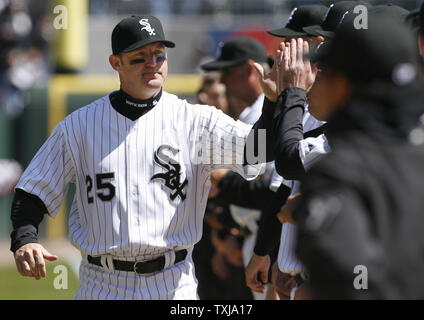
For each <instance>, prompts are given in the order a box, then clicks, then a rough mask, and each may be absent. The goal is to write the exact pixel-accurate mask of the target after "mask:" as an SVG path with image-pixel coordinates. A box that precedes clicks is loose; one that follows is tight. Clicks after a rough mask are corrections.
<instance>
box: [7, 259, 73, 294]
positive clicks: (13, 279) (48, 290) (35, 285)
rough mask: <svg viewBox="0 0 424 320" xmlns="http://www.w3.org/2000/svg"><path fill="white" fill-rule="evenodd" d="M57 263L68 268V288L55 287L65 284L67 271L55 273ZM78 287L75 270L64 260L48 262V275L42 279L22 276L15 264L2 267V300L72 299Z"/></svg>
mask: <svg viewBox="0 0 424 320" xmlns="http://www.w3.org/2000/svg"><path fill="white" fill-rule="evenodd" d="M57 265H63V266H65V267H66V270H67V275H68V276H67V279H68V280H67V289H55V278H57V277H59V278H57V279H56V284H59V285H62V286H64V284H65V282H64V281H62V279H64V278H65V277H64V275H65V273H62V272H59V271H58V270H63V268H62V269H59V268H58V270H56V271H57V273H56V274H55V273H54V272H53V271H54V269H55V267H56V266H57ZM77 287H78V279H77V278H76V276H75V274H74V271H73V270H72V268H71V267H70V266H69V264H67V263H66V262H64V261H60V260H59V261H56V262H53V263H52V262H48V263H47V276H46V277H45V278H41V279H40V280H35V279H34V278H29V277H22V276H21V275H20V274H19V273H18V271H17V270H16V268H15V266H10V267H4V268H0V300H70V299H73V298H74V295H75V291H76V290H77Z"/></svg>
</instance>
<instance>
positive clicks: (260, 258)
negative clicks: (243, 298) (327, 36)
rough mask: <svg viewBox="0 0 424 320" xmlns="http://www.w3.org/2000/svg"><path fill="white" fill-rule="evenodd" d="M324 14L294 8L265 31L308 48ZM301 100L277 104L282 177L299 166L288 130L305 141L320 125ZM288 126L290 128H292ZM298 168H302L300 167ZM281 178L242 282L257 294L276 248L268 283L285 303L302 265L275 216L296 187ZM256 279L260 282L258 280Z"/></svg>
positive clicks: (321, 9)
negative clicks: (290, 147) (297, 109)
mask: <svg viewBox="0 0 424 320" xmlns="http://www.w3.org/2000/svg"><path fill="white" fill-rule="evenodd" d="M326 12H327V8H326V7H325V6H322V5H305V6H300V7H298V8H294V9H293V10H292V13H291V15H290V17H289V19H288V21H287V23H286V24H285V26H284V27H283V28H279V29H274V30H269V31H268V33H270V34H271V35H273V36H277V37H280V38H281V39H282V41H286V42H287V43H290V41H291V40H292V41H296V39H301V40H305V41H307V42H308V44H310V45H311V46H312V47H315V46H316V45H317V44H318V43H320V42H321V41H323V40H324V38H323V37H322V36H319V35H317V36H314V35H311V36H308V34H307V33H306V32H305V31H304V29H305V28H307V27H310V26H314V25H317V24H319V23H321V21H322V20H323V19H324V17H325V14H326ZM285 45H286V44H285V43H284V42H283V43H282V44H280V48H279V50H284V49H281V46H283V48H284V46H285ZM281 67H282V65H280V64H278V70H280V69H281ZM291 67H293V70H294V67H296V66H291ZM281 70H282V69H281ZM293 70H291V69H290V70H282V72H277V76H276V78H274V79H275V80H276V81H278V76H282V75H283V74H287V77H289V75H290V74H291V75H292V76H293V77H295V76H296V73H295V72H294V71H293ZM262 72H265V70H262ZM274 77H275V76H274ZM270 80H273V78H272V77H270ZM276 87H277V85H276ZM281 89H282V88H280V90H281ZM290 97H291V98H290ZM301 97H302V94H301V93H299V92H296V91H294V92H288V93H287V94H286V95H285V96H283V97H282V98H281V100H280V103H285V105H284V106H282V107H281V110H282V111H283V113H284V114H285V117H283V119H284V120H285V121H286V123H284V129H283V132H284V135H282V136H280V135H278V136H277V142H276V146H281V145H283V144H284V143H285V142H286V139H285V137H289V136H290V143H291V144H292V145H293V146H294V148H293V150H285V152H284V154H283V155H279V157H276V160H278V161H280V162H281V161H282V160H283V159H282V158H283V157H282V156H284V160H283V161H284V162H285V164H284V165H283V166H282V167H283V168H284V172H283V171H281V170H280V172H279V173H280V174H282V175H284V174H285V173H287V172H290V171H292V169H293V166H294V165H295V167H296V168H297V167H298V166H299V165H298V162H297V161H298V160H299V149H298V145H299V144H300V143H299V142H298V141H297V140H295V139H293V138H294V135H292V134H290V132H291V130H292V129H293V128H295V129H296V130H298V131H300V135H299V136H301V137H302V139H304V137H303V131H304V132H305V136H307V137H309V139H314V135H312V134H309V133H310V132H312V131H314V130H315V131H316V129H318V128H319V127H320V126H321V125H322V124H323V123H322V122H320V121H318V120H316V119H315V118H314V117H312V116H311V115H310V114H309V113H308V109H307V107H308V106H307V103H306V97H305V99H304V100H302V99H301ZM293 101H296V102H301V103H302V104H304V105H302V106H301V110H302V113H301V114H300V119H298V122H296V123H295V122H293V120H294V119H293V117H291V116H290V114H291V113H292V112H293V109H294V108H293V105H291V104H292V103H293ZM278 123H282V120H281V119H280V120H278ZM291 126H293V128H292V127H291ZM307 131H309V133H307ZM318 132H319V131H316V134H318ZM299 148H300V147H299ZM305 158H306V156H305ZM300 165H301V166H302V164H300ZM284 178H285V179H283V177H282V176H280V175H279V174H278V173H277V172H274V174H273V177H272V181H271V185H270V187H271V188H272V189H273V191H274V192H275V196H274V197H273V199H272V201H271V203H270V204H269V206H268V207H267V210H266V211H265V214H264V217H263V219H262V221H261V224H260V226H259V231H258V237H257V240H256V245H255V248H254V254H253V256H252V258H251V260H250V262H249V264H248V267H247V269H246V280H247V285H248V286H249V287H250V288H251V289H252V290H254V291H258V292H261V291H262V290H263V288H264V287H263V282H265V280H266V275H267V274H268V272H269V270H270V265H271V264H270V257H269V253H270V252H271V250H272V248H274V247H275V246H276V245H277V250H278V262H276V263H275V264H274V266H273V267H272V275H271V283H272V284H273V286H274V287H275V288H276V291H277V293H278V298H279V299H282V300H288V299H290V295H291V290H292V289H293V288H295V287H296V279H299V277H298V276H299V275H300V274H301V273H302V272H303V266H302V265H301V263H300V262H299V261H298V259H297V258H296V257H295V254H294V237H295V232H296V230H295V227H293V226H291V225H284V226H283V227H282V226H281V224H280V223H279V222H278V220H277V217H276V215H277V213H278V212H279V211H280V208H281V206H282V205H283V204H284V203H285V202H286V200H287V198H288V196H289V195H290V194H293V193H295V192H296V190H297V188H298V182H295V181H292V180H296V178H297V177H295V176H294V175H293V174H292V175H291V176H290V177H287V176H286V177H284ZM278 243H279V248H278ZM258 279H262V281H259V280H258ZM261 282H262V283H261Z"/></svg>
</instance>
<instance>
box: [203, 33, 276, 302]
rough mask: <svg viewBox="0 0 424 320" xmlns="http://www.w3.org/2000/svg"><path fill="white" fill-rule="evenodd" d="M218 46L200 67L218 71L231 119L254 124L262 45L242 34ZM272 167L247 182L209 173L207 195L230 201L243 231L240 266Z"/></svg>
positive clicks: (258, 107)
mask: <svg viewBox="0 0 424 320" xmlns="http://www.w3.org/2000/svg"><path fill="white" fill-rule="evenodd" d="M220 47H221V48H220V49H221V52H220V54H219V57H217V58H216V59H215V60H214V61H211V62H208V63H205V64H203V65H201V68H202V69H203V70H206V71H219V72H220V79H221V82H222V83H223V84H224V85H225V87H226V90H227V98H228V105H229V114H230V115H231V116H232V117H233V118H234V119H237V120H240V121H242V122H244V123H247V124H254V123H255V122H256V121H257V120H258V118H259V117H260V115H261V111H262V104H263V101H264V94H263V92H262V89H261V86H260V84H259V81H258V78H257V76H256V73H255V71H254V63H255V62H257V63H260V64H261V65H262V66H263V68H265V69H266V70H267V71H269V70H271V66H270V59H269V58H268V56H267V53H266V50H265V47H264V46H263V45H262V44H261V43H260V42H259V41H257V40H254V39H252V38H249V37H244V36H239V37H233V38H230V39H228V40H227V41H225V42H223V43H222V44H221V45H220ZM272 166H273V165H272V163H270V164H269V165H268V166H267V171H266V172H265V174H264V176H263V178H262V179H261V180H257V181H254V182H247V183H245V181H243V179H242V178H241V176H240V175H238V174H233V173H232V172H229V171H228V170H216V171H214V172H212V174H211V182H212V188H211V192H210V194H209V197H210V198H215V197H217V198H218V199H220V200H224V201H226V202H227V203H229V204H230V210H231V215H232V216H233V218H234V220H235V221H236V222H237V223H238V224H239V226H240V228H241V231H242V232H241V233H240V236H241V238H242V239H243V241H242V243H243V244H242V251H243V254H242V255H241V256H240V258H242V259H240V260H241V261H240V262H241V263H239V264H240V265H241V266H246V265H247V262H248V261H249V259H250V257H251V255H252V252H253V246H254V244H255V239H256V232H257V230H258V222H259V220H260V219H261V211H262V210H263V209H264V207H265V206H266V204H267V203H268V200H269V199H270V197H271V195H272V191H271V190H270V189H269V179H270V175H271V172H272ZM236 245H237V244H236V243H235V242H232V243H231V244H230V247H234V248H236ZM234 250H235V249H234ZM234 257H235V255H233V259H234ZM253 295H254V298H255V299H264V298H265V292H263V293H258V292H254V293H253Z"/></svg>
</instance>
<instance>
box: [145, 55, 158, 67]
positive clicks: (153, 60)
mask: <svg viewBox="0 0 424 320" xmlns="http://www.w3.org/2000/svg"><path fill="white" fill-rule="evenodd" d="M157 64H158V61H157V57H155V56H153V55H152V56H148V57H146V66H147V67H155V66H156V65H157Z"/></svg>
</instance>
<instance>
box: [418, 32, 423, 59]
mask: <svg viewBox="0 0 424 320" xmlns="http://www.w3.org/2000/svg"><path fill="white" fill-rule="evenodd" d="M418 48H419V49H420V56H421V57H423V58H424V36H423V35H420V36H419V37H418Z"/></svg>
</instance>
